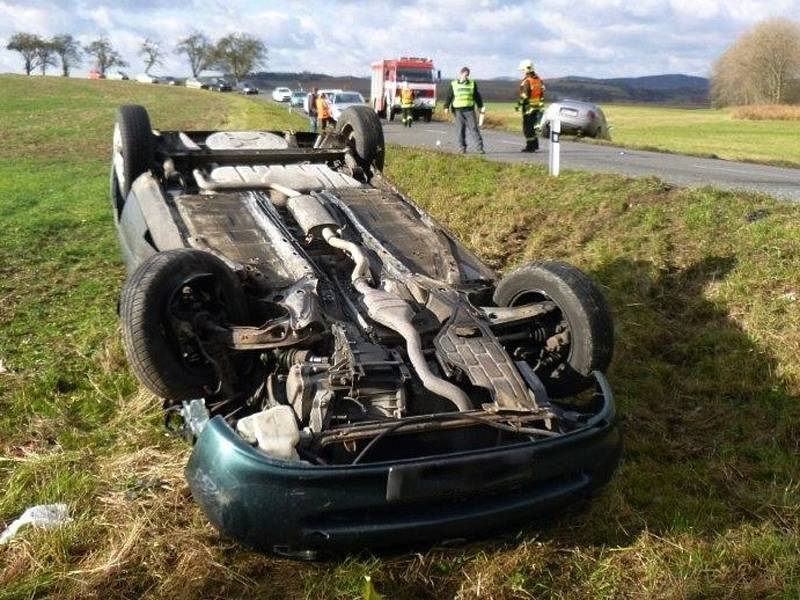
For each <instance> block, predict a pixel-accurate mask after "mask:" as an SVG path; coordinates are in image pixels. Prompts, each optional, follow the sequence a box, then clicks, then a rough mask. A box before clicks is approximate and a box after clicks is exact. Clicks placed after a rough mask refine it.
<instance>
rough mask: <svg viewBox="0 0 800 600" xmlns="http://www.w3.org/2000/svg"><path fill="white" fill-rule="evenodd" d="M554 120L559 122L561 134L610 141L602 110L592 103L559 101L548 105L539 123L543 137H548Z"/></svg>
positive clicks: (606, 122)
mask: <svg viewBox="0 0 800 600" xmlns="http://www.w3.org/2000/svg"><path fill="white" fill-rule="evenodd" d="M556 119H559V120H560V121H561V133H565V134H568V135H569V134H572V135H579V136H587V137H593V138H600V139H606V140H609V139H611V134H610V129H609V126H608V121H607V120H606V115H605V113H604V112H603V109H602V108H600V107H599V106H598V105H597V104H594V103H592V102H583V101H580V100H559V101H558V102H553V103H551V104H550V105H548V107H547V108H546V109H545V111H544V113H543V114H542V119H541V121H540V127H541V130H542V135H543V136H545V137H548V136H549V135H550V128H551V125H552V123H553V121H555V120H556Z"/></svg>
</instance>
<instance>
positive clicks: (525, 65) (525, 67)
mask: <svg viewBox="0 0 800 600" xmlns="http://www.w3.org/2000/svg"><path fill="white" fill-rule="evenodd" d="M517 68H518V69H519V70H520V71H533V61H532V60H531V59H530V58H526V59H525V60H521V61H520V62H519V67H517Z"/></svg>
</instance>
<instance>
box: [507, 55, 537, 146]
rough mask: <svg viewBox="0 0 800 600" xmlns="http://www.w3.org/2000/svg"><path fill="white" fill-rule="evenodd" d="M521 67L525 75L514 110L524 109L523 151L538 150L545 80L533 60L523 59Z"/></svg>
mask: <svg viewBox="0 0 800 600" xmlns="http://www.w3.org/2000/svg"><path fill="white" fill-rule="evenodd" d="M519 69H520V71H522V73H523V77H522V82H521V83H520V84H519V100H518V101H517V104H516V106H515V107H514V110H517V111H520V110H521V111H522V134H523V135H524V136H525V147H524V148H523V149H522V152H536V151H537V150H538V149H539V136H538V129H539V123H540V122H541V120H542V110H543V109H544V82H543V81H542V80H541V79H540V78H539V76H538V75H537V74H536V71H534V70H533V61H531V60H523V61H522V62H521V63H519Z"/></svg>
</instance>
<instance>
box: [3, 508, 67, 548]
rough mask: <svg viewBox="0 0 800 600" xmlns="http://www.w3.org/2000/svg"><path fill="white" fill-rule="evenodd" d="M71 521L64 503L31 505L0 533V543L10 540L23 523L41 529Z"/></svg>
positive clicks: (59, 525) (51, 527) (52, 527)
mask: <svg viewBox="0 0 800 600" xmlns="http://www.w3.org/2000/svg"><path fill="white" fill-rule="evenodd" d="M70 521H72V519H71V518H70V516H69V507H68V506H67V505H66V504H62V503H59V504H39V505H37V506H31V507H30V508H29V509H28V510H26V511H25V512H24V513H22V516H20V517H19V518H18V519H16V520H15V521H13V522H12V523H11V525H9V526H8V527H7V528H6V530H5V531H4V532H3V533H1V534H0V545H2V544H5V543H6V542H9V541H11V540H12V539H13V538H14V537H16V535H17V533H18V532H19V530H20V529H21V528H22V527H23V526H25V525H33V526H34V527H41V528H42V529H54V528H56V527H61V526H62V525H66V524H67V523H69V522H70Z"/></svg>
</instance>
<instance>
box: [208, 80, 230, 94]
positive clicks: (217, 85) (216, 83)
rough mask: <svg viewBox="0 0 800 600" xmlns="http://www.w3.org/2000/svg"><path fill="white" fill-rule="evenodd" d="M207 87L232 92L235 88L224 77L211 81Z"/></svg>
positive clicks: (213, 90) (212, 89) (215, 90)
mask: <svg viewBox="0 0 800 600" xmlns="http://www.w3.org/2000/svg"><path fill="white" fill-rule="evenodd" d="M206 89H209V90H211V91H212V92H230V91H232V90H233V86H231V84H230V83H228V82H227V81H225V80H224V79H222V78H217V79H212V80H211V81H209V82H208V87H207V88H206Z"/></svg>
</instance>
